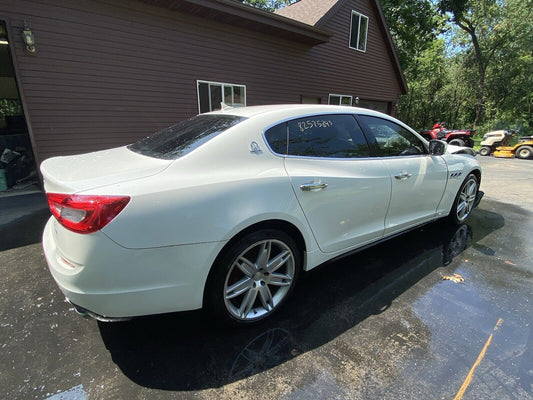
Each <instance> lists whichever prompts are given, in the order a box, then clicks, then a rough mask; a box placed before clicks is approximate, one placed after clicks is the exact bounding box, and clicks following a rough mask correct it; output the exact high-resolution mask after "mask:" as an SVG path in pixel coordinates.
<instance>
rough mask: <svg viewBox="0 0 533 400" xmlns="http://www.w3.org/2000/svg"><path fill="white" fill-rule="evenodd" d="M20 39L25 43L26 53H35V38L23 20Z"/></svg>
mask: <svg viewBox="0 0 533 400" xmlns="http://www.w3.org/2000/svg"><path fill="white" fill-rule="evenodd" d="M22 41H23V42H24V44H25V45H26V51H27V52H28V53H35V38H34V36H33V32H32V31H31V30H30V28H28V24H27V23H26V21H24V27H23V28H22Z"/></svg>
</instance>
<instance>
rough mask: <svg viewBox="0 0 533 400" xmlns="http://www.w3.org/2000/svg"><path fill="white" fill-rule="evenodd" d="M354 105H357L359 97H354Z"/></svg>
mask: <svg viewBox="0 0 533 400" xmlns="http://www.w3.org/2000/svg"><path fill="white" fill-rule="evenodd" d="M355 104H359V96H355Z"/></svg>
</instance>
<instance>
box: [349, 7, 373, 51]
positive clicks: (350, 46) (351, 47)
mask: <svg viewBox="0 0 533 400" xmlns="http://www.w3.org/2000/svg"><path fill="white" fill-rule="evenodd" d="M354 15H357V16H358V18H357V43H356V46H357V47H353V46H352V37H353V30H354V23H353V22H354ZM363 18H366V30H365V42H364V45H363V47H362V48H361V43H360V41H361V20H362V19H363ZM369 25H370V18H368V17H367V16H366V15H364V14H362V13H360V12H358V11H354V10H352V13H351V14H350V36H349V38H348V47H349V48H350V49H352V50H357V51H360V52H362V53H366V45H367V42H368V26H369Z"/></svg>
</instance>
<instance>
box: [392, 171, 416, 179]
mask: <svg viewBox="0 0 533 400" xmlns="http://www.w3.org/2000/svg"><path fill="white" fill-rule="evenodd" d="M412 176H413V174H409V173H407V172H405V171H402V172H400V173H399V174H397V175H394V177H395V178H396V179H398V180H400V181H404V180H406V179H409V178H410V177H412Z"/></svg>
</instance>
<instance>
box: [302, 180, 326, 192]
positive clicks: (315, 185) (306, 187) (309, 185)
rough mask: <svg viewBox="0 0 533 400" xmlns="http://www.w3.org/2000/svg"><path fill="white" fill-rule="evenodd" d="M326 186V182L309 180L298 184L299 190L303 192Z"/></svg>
mask: <svg viewBox="0 0 533 400" xmlns="http://www.w3.org/2000/svg"><path fill="white" fill-rule="evenodd" d="M327 187H328V184H327V183H320V182H311V183H304V184H303V185H300V190H301V191H303V192H310V191H315V190H322V189H325V188H327Z"/></svg>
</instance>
